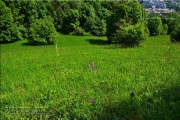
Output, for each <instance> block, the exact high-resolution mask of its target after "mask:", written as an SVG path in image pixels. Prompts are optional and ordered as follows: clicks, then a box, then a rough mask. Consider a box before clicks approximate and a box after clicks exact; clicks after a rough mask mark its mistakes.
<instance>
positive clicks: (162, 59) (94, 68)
mask: <svg viewBox="0 0 180 120" xmlns="http://www.w3.org/2000/svg"><path fill="white" fill-rule="evenodd" d="M106 41H107V38H106V37H95V36H83V37H79V36H70V35H59V38H58V39H57V40H56V44H55V45H46V46H30V45H28V44H26V42H27V41H25V40H24V41H18V42H15V43H11V44H1V96H0V98H1V119H17V120H19V119H23V120H25V119H37V120H39V119H42V120H44V119H60V120H69V119H70V120H75V119H76V120H178V119H179V118H180V45H179V44H173V43H171V42H170V36H168V35H166V36H157V37H149V38H148V40H146V41H144V42H142V44H141V45H140V46H139V47H136V48H120V47H118V46H117V45H108V44H107V42H106Z"/></svg>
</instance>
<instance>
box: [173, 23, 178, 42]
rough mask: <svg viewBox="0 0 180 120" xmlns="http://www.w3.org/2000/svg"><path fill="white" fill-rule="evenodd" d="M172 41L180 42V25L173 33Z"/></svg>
mask: <svg viewBox="0 0 180 120" xmlns="http://www.w3.org/2000/svg"><path fill="white" fill-rule="evenodd" d="M171 41H172V42H180V25H179V26H177V27H176V29H175V30H174V31H173V32H172V33H171Z"/></svg>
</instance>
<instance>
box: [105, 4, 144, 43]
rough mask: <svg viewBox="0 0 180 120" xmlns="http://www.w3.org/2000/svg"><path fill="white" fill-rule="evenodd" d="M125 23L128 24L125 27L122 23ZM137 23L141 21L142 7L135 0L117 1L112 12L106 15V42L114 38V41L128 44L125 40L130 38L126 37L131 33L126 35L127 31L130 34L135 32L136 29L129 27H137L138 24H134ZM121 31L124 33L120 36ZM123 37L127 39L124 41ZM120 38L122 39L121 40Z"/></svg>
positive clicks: (112, 40)
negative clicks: (128, 0)
mask: <svg viewBox="0 0 180 120" xmlns="http://www.w3.org/2000/svg"><path fill="white" fill-rule="evenodd" d="M127 23H128V24H129V25H130V26H127V28H125V27H124V26H126V25H124V24H127ZM138 23H143V16H142V7H141V6H140V5H139V4H138V2H137V1H130V2H127V1H118V2H116V5H115V7H114V12H113V13H112V14H111V16H109V17H108V19H107V21H106V24H107V25H106V28H107V31H106V35H107V38H108V42H109V43H113V42H114V40H117V41H116V43H119V42H125V44H126V45H127V44H128V43H127V42H128V41H129V39H131V38H128V37H127V36H131V35H128V31H129V32H132V33H130V34H136V33H135V32H136V31H133V29H131V28H132V27H137V26H138V25H137V26H136V24H138ZM117 24H119V25H117ZM133 25H135V26H133ZM121 27H122V28H121ZM143 29H144V28H143ZM117 31H118V32H117ZM143 31H144V30H143ZM117 33H118V34H117ZM121 33H124V34H126V35H123V34H122V37H121V36H119V35H120V34H121ZM143 33H144V32H143ZM116 35H118V36H116ZM125 36H126V37H125ZM133 36H134V35H133ZM124 38H127V39H128V40H127V41H126V40H125V39H124ZM132 38H133V37H132ZM122 39H124V40H123V41H122ZM135 41H136V40H135ZM131 42H132V41H131ZM129 44H130V45H132V43H129Z"/></svg>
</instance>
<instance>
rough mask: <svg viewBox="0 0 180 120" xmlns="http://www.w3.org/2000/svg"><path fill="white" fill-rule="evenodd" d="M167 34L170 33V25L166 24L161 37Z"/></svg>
mask: <svg viewBox="0 0 180 120" xmlns="http://www.w3.org/2000/svg"><path fill="white" fill-rule="evenodd" d="M167 32H168V25H167V24H164V25H163V29H162V31H161V35H167Z"/></svg>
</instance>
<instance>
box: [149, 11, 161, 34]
mask: <svg viewBox="0 0 180 120" xmlns="http://www.w3.org/2000/svg"><path fill="white" fill-rule="evenodd" d="M147 26H148V29H149V32H150V35H151V36H156V35H160V34H161V33H162V30H163V25H162V20H161V18H160V17H159V16H157V15H155V14H151V15H150V19H149V20H148V25H147Z"/></svg>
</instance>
